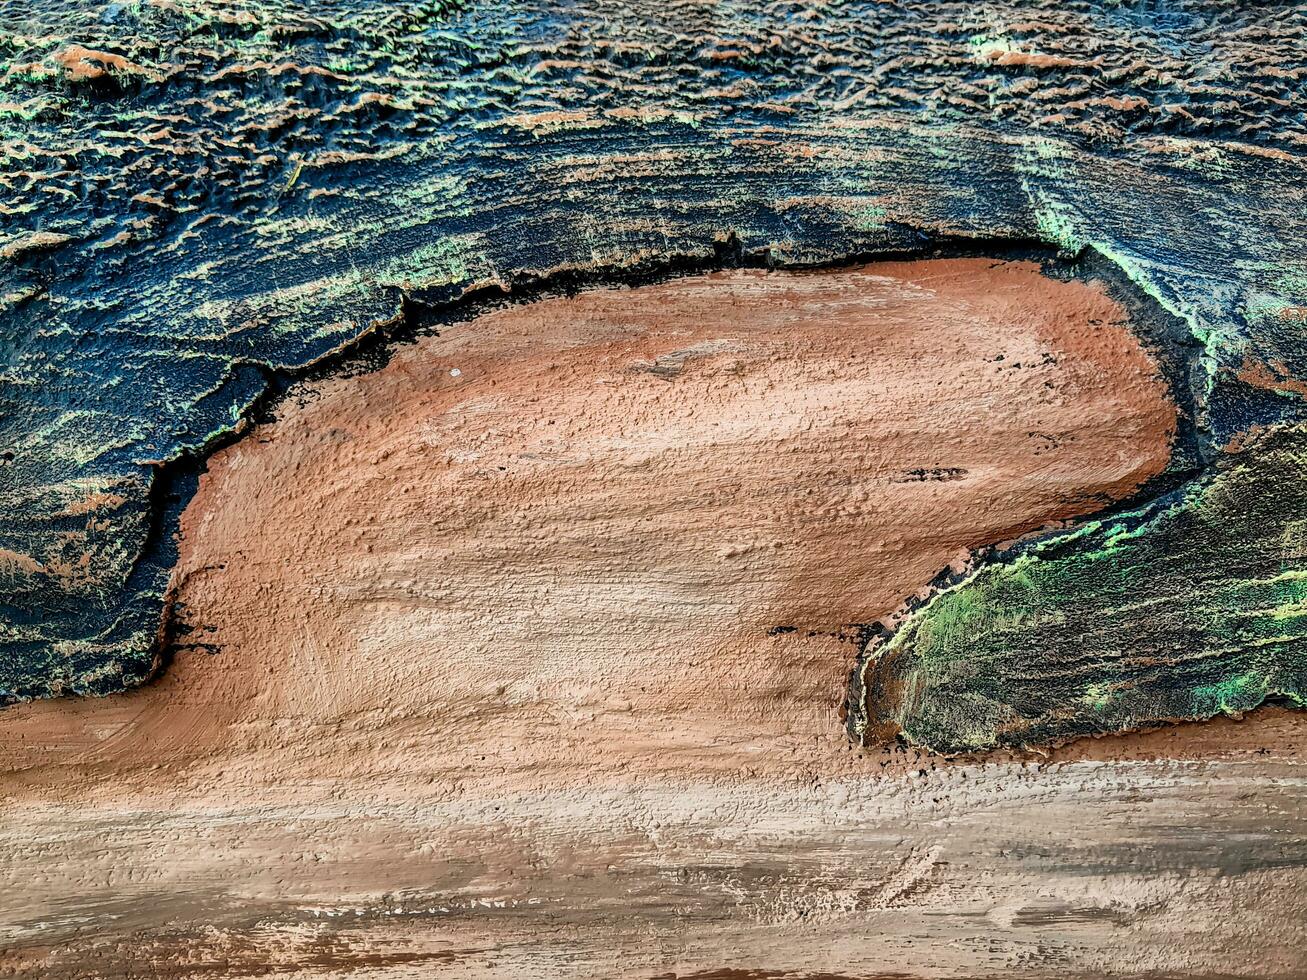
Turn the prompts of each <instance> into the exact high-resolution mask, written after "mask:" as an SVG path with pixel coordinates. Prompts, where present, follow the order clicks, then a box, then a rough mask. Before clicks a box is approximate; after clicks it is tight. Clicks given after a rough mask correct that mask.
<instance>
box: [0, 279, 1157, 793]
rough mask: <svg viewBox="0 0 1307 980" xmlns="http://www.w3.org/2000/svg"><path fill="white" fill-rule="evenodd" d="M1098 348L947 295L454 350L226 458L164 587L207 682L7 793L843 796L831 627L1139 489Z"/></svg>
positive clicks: (669, 309) (311, 405) (1142, 474)
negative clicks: (313, 783)
mask: <svg viewBox="0 0 1307 980" xmlns="http://www.w3.org/2000/svg"><path fill="white" fill-rule="evenodd" d="M1123 321H1124V314H1123V313H1122V311H1121V310H1120V309H1119V307H1117V306H1116V304H1115V303H1114V302H1113V301H1112V300H1111V299H1109V298H1108V297H1107V296H1106V295H1104V294H1103V293H1102V292H1100V291H1098V290H1096V289H1094V288H1092V287H1089V286H1085V285H1081V284H1058V283H1056V282H1054V281H1051V280H1048V279H1046V278H1044V277H1042V276H1041V275H1040V274H1039V273H1038V271H1037V270H1036V269H1035V268H1034V267H1033V266H1031V265H1026V264H1000V263H994V262H990V261H985V260H965V261H938V262H926V263H919V264H911V265H902V264H897V265H896V264H885V265H881V266H871V267H864V268H861V269H856V270H849V271H842V272H833V273H808V274H793V273H784V274H767V273H763V272H739V273H723V274H719V275H713V276H707V277H702V278H696V279H686V280H681V281H677V282H672V283H668V284H666V285H661V286H653V287H647V288H644V289H639V290H628V291H602V292H595V293H590V294H587V295H583V296H580V297H577V298H574V299H558V300H552V301H549V302H544V303H540V304H536V305H534V306H529V307H524V308H518V309H511V310H507V311H503V312H499V313H495V314H492V315H489V316H485V317H482V318H480V319H478V320H476V321H474V322H471V323H467V324H463V325H460V326H457V327H454V328H453V329H450V330H448V331H446V332H445V334H444V335H443V336H441V337H439V338H433V339H430V340H426V341H423V342H422V343H420V344H418V345H416V346H414V347H411V348H407V349H404V350H402V351H400V353H399V354H398V355H397V356H396V357H395V359H394V361H393V362H392V363H391V364H390V365H389V366H388V367H387V368H386V369H385V370H383V371H380V372H377V373H374V374H370V375H366V376H363V377H357V378H352V379H347V380H339V381H333V382H329V383H327V384H324V385H322V386H320V387H319V388H317V389H315V390H312V391H304V392H301V393H300V395H299V404H290V405H287V406H286V407H285V408H284V410H283V411H282V413H281V415H282V417H281V419H280V421H278V422H277V423H276V424H275V425H270V426H265V427H262V428H260V429H259V430H257V431H256V432H255V433H254V434H253V436H252V437H250V438H247V439H245V440H244V441H242V442H241V443H239V444H238V445H236V446H235V447H233V448H231V449H229V450H226V451H224V452H222V453H220V454H218V456H217V457H216V458H215V459H214V460H213V461H212V464H211V466H210V471H209V474H208V476H207V477H205V479H204V481H203V483H202V486H201V488H200V491H199V493H198V495H197V497H196V499H195V501H194V502H193V503H192V505H191V506H190V507H189V508H188V510H187V513H186V516H185V518H184V521H183V529H184V538H183V548H182V551H183V555H182V559H181V562H180V565H179V568H178V573H177V579H176V581H177V589H176V593H177V595H176V598H177V602H178V604H179V607H181V608H182V609H183V619H184V621H185V622H187V623H188V625H189V626H190V627H191V628H192V630H193V632H192V633H191V634H190V637H189V638H190V639H191V640H193V641H195V642H196V643H201V644H204V645H205V648H206V649H213V648H216V649H217V650H218V651H220V652H219V654H218V656H217V657H216V658H211V657H210V656H208V655H207V654H205V653H201V652H197V651H195V650H187V651H183V652H181V653H180V654H179V655H178V658H177V663H176V664H175V665H174V667H173V669H172V670H170V671H169V672H168V674H167V675H166V676H165V677H164V679H163V680H162V682H161V683H160V684H158V685H156V686H155V687H153V688H151V689H150V690H149V691H147V692H143V693H141V694H138V695H133V696H130V697H128V698H123V699H116V700H115V701H112V702H108V703H105V704H98V703H93V702H88V703H86V704H85V705H77V706H71V707H69V708H68V710H69V711H70V712H71V713H72V714H73V715H74V716H77V715H82V716H84V718H85V721H84V722H83V723H82V725H81V726H79V725H78V724H77V723H74V724H73V727H72V730H71V731H67V732H61V733H60V734H59V735H58V737H54V736H46V737H42V738H40V739H39V740H37V744H35V745H33V746H32V748H31V753H32V754H31V755H30V756H24V754H23V753H21V752H20V753H18V755H17V759H18V760H24V759H25V758H30V759H31V761H32V762H36V763H38V764H39V763H44V762H46V761H47V760H48V759H49V758H50V754H51V753H55V754H57V755H58V756H62V757H64V758H67V757H68V755H69V754H71V753H72V752H73V751H74V750H73V746H76V747H77V748H76V751H77V753H79V754H80V753H82V752H87V753H89V754H88V755H86V756H80V755H79V764H82V765H85V764H87V763H88V762H90V760H94V761H95V763H96V764H100V763H108V764H112V765H118V764H123V763H125V764H127V765H129V766H130V765H133V764H135V763H136V762H138V761H141V760H145V759H148V760H149V763H150V765H158V764H166V765H167V766H168V767H170V768H172V767H179V768H185V771H188V772H190V771H192V768H191V767H193V771H197V772H198V771H204V770H215V771H218V770H220V771H230V769H231V767H233V766H236V767H238V768H239V771H241V772H243V773H246V774H248V776H249V778H254V779H259V780H266V779H281V778H283V777H284V775H285V774H287V773H290V772H294V773H295V774H296V775H297V776H300V777H309V776H313V777H317V778H330V777H333V776H335V775H338V774H339V773H340V772H341V771H342V770H341V766H342V765H346V769H347V770H348V769H350V768H354V767H361V766H362V765H363V764H364V763H363V760H364V759H365V758H366V760H367V763H366V765H367V768H368V769H369V771H371V772H372V774H373V776H374V778H382V777H384V778H394V779H397V780H400V781H404V780H407V779H409V778H411V777H412V776H413V774H414V765H415V764H416V765H417V766H418V767H419V768H420V769H421V770H422V771H423V772H425V773H427V774H428V775H429V776H430V777H431V778H442V779H443V778H454V777H457V778H460V779H468V778H474V779H476V780H478V781H489V782H491V783H494V784H500V783H503V784H507V785H515V784H516V783H517V782H518V781H519V780H522V779H525V780H528V781H530V782H531V783H533V784H540V785H556V784H559V783H566V782H568V781H570V780H572V779H574V778H575V774H576V773H577V772H581V771H583V772H585V773H586V774H587V776H588V777H589V778H598V777H599V776H600V775H603V776H605V777H614V776H629V775H631V774H633V773H636V772H641V771H649V772H655V773H667V772H671V771H683V772H686V773H692V774H694V775H698V776H702V775H704V774H706V773H709V772H733V771H738V770H740V769H744V770H745V771H752V772H756V773H760V774H761V773H766V774H772V775H786V776H788V775H794V774H797V773H826V774H830V773H832V772H835V771H845V770H848V769H849V768H850V766H852V767H853V768H854V769H856V768H857V767H858V765H859V763H858V762H857V761H856V759H857V756H856V754H855V753H852V752H851V750H850V749H849V747H848V745H847V743H846V738H845V735H844V733H843V731H842V729H841V726H840V724H839V721H838V718H837V716H836V715H837V711H838V709H839V705H840V700H841V697H842V693H843V687H844V684H845V682H846V678H847V675H848V671H849V669H850V665H851V664H852V661H853V658H854V655H855V653H856V649H857V630H856V628H855V626H854V624H858V623H870V622H874V621H875V620H877V619H879V618H881V617H884V616H887V615H888V614H890V613H892V612H893V610H894V609H895V608H896V607H897V606H898V605H899V604H900V603H901V602H902V601H903V599H904V598H905V597H906V596H908V595H911V594H913V593H914V592H917V591H918V590H920V589H921V588H922V587H923V586H924V585H925V584H926V583H927V582H928V581H929V580H930V579H931V578H932V577H933V576H934V575H935V574H936V573H937V572H939V571H940V570H941V569H943V568H944V567H945V566H947V565H948V564H949V563H950V562H959V561H962V560H963V559H964V558H965V555H966V552H967V550H968V549H969V548H974V547H977V546H980V545H985V544H989V543H992V542H995V541H1000V540H1004V539H1008V538H1011V537H1013V536H1015V535H1018V534H1021V533H1023V532H1027V531H1030V530H1032V529H1035V528H1038V527H1040V526H1042V525H1046V524H1048V523H1051V522H1054V521H1059V520H1064V519H1066V518H1069V517H1072V516H1075V515H1077V514H1080V513H1084V512H1085V511H1089V510H1094V509H1096V508H1098V507H1099V506H1101V505H1102V504H1103V503H1104V502H1106V501H1108V500H1112V499H1117V498H1120V497H1121V496H1124V495H1125V494H1127V493H1129V492H1130V491H1131V490H1133V489H1134V488H1135V487H1136V486H1137V485H1138V484H1139V483H1140V482H1141V481H1142V480H1144V479H1146V478H1147V477H1148V476H1150V475H1152V474H1154V473H1156V472H1158V471H1159V470H1160V469H1161V467H1162V466H1163V465H1164V464H1165V461H1166V458H1167V455H1168V452H1169V440H1170V438H1171V435H1172V432H1173V429H1174V423H1175V413H1174V409H1173V407H1172V405H1171V404H1170V402H1169V400H1168V398H1167V395H1166V391H1165V386H1164V383H1163V382H1162V380H1161V379H1160V378H1159V377H1158V376H1157V374H1156V372H1155V370H1154V367H1153V365H1152V363H1151V362H1150V360H1149V358H1148V356H1147V355H1146V354H1145V352H1144V351H1143V350H1142V349H1141V348H1140V346H1139V344H1138V342H1137V341H1136V340H1135V339H1134V338H1133V337H1132V336H1131V334H1130V333H1129V332H1128V331H1127V330H1126V329H1124V328H1123V327H1122V326H1121V324H1122V323H1123ZM61 707H62V706H61ZM25 710H27V711H29V712H31V713H32V714H33V715H34V716H38V715H39V716H44V717H46V718H50V719H52V720H53V723H54V724H56V725H67V724H68V720H67V715H66V714H65V711H64V710H61V709H58V708H47V707H44V706H43V707H40V708H33V709H25ZM115 724H118V725H121V726H122V727H121V728H120V729H119V730H118V731H116V732H115V735H114V737H113V738H111V739H109V740H107V744H106V740H104V739H103V737H102V735H103V731H104V726H106V725H115ZM83 726H84V727H83ZM79 729H80V730H79ZM328 736H329V737H328ZM425 741H430V743H431V744H430V745H429V746H427V747H426V748H425V749H423V750H422V751H421V752H420V758H418V759H416V760H415V758H414V754H415V751H416V749H417V747H418V746H419V745H420V744H422V743H423V742H425ZM300 744H302V745H305V746H312V751H309V752H296V753H291V754H290V757H289V758H288V757H287V755H288V753H287V751H286V750H287V748H288V746H289V745H300ZM346 755H347V756H348V757H349V762H348V764H345V763H343V761H342V757H343V756H346Z"/></svg>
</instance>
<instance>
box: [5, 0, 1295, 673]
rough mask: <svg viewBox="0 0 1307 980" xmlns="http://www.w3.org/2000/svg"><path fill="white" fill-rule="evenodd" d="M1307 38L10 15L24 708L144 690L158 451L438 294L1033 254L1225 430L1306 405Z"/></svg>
mask: <svg viewBox="0 0 1307 980" xmlns="http://www.w3.org/2000/svg"><path fill="white" fill-rule="evenodd" d="M1305 17H1307V15H1305V14H1304V11H1303V8H1302V7H1301V5H1299V4H1262V3H1258V4H1251V3H1248V4H1229V3H1218V2H1195V3H1186V4H1183V5H1176V4H1161V3H1148V4H1142V5H1141V4H1099V3H1067V2H1061V0H1058V2H1053V0H1048V2H1028V3H1005V4H986V5H983V6H976V5H975V4H970V3H938V4H929V5H920V4H903V5H895V4H885V3H872V2H865V3H863V2H855V3H829V4H828V3H819V4H811V5H802V6H798V7H796V6H795V5H793V4H789V3H767V4H718V3H714V4H702V3H695V2H671V3H668V2H661V0H659V2H656V3H654V2H638V0H637V2H625V0H624V2H620V3H618V2H604V0H590V2H584V3H569V4H556V3H526V4H521V3H516V4H512V5H504V4H466V5H458V4H441V3H425V2H423V3H416V2H399V0H392V2H387V3H374V4H366V5H356V4H352V3H343V2H340V3H336V2H306V3H302V4H290V3H285V2H279V3H261V4H257V5H255V4H247V3H222V4H219V3H206V2H196V3H187V4H178V3H173V2H171V0H145V2H139V3H121V4H120V3H113V4H108V5H104V4H100V3H79V2H62V3H43V4H40V5H39V6H33V5H27V4H9V5H6V6H4V7H3V8H0V27H3V31H0V46H2V48H0V50H3V51H4V53H5V56H6V57H5V60H6V63H7V67H6V68H5V70H4V73H3V75H2V76H0V154H3V158H4V160H5V164H6V166H5V167H4V171H3V175H2V176H0V235H2V236H3V239H2V241H0V280H2V286H0V302H2V303H3V314H2V315H3V329H2V330H0V355H2V356H0V361H2V362H3V390H2V391H0V398H3V399H4V405H3V408H4V410H3V411H2V412H0V419H2V420H3V421H0V451H3V453H4V454H5V455H4V456H3V457H0V458H2V459H3V460H4V462H5V464H6V465H5V466H4V468H3V470H0V472H2V473H3V483H0V515H2V516H3V518H4V519H3V521H2V522H0V548H3V549H4V551H3V556H4V565H3V568H4V571H5V574H6V583H7V594H6V600H5V603H4V607H3V609H0V612H2V613H3V617H4V618H3V621H4V628H3V630H2V631H0V644H2V645H3V649H2V651H0V677H2V678H3V680H2V681H0V694H3V696H5V697H7V698H12V697H28V696H39V695H45V694H51V693H58V692H60V691H65V690H74V691H90V692H106V691H112V690H117V689H120V688H122V687H124V686H130V685H131V684H133V683H136V682H138V681H139V680H140V679H141V678H142V677H143V676H145V675H146V674H147V673H148V672H149V671H150V669H151V668H152V665H153V662H154V659H153V658H154V654H155V652H156V649H155V646H154V641H155V637H156V633H157V626H158V617H159V611H160V608H161V603H162V595H163V591H164V587H165V584H166V581H167V577H168V574H169V569H170V568H171V566H172V563H173V561H174V559H175V555H174V554H173V552H172V551H171V549H170V546H169V544H168V540H167V533H166V531H167V526H166V522H165V523H164V526H163V527H161V528H160V527H158V526H157V522H156V524H155V525H154V526H155V528H156V530H155V531H154V532H153V533H152V532H151V527H152V523H151V521H150V520H148V519H146V512H147V511H148V510H149V509H150V506H149V502H148V501H147V494H148V493H149V492H150V488H151V486H152V485H153V486H154V487H155V492H156V496H157V497H158V498H159V499H156V500H155V501H154V502H153V509H154V511H155V512H156V513H157V512H158V511H160V510H164V509H166V504H167V501H166V500H164V499H162V498H163V497H165V496H166V495H167V494H168V493H170V492H172V491H173V489H175V488H174V487H173V486H172V484H171V483H170V482H169V481H168V480H166V479H163V478H162V477H160V475H159V474H158V473H156V472H155V470H153V469H152V468H151V467H150V465H149V463H150V461H153V460H174V459H176V458H178V457H179V455H181V454H183V453H185V452H188V451H200V450H202V449H203V448H204V447H205V446H206V445H208V444H209V443H210V442H211V440H213V439H214V438H217V437H219V436H221V434H223V433H225V432H230V431H231V430H232V429H233V428H234V427H235V426H236V425H237V424H238V419H239V417H240V416H241V415H242V413H243V412H245V411H246V410H247V409H248V406H250V404H251V403H252V402H253V401H254V400H255V399H256V398H257V397H258V395H259V394H260V392H262V391H264V390H265V388H266V386H267V384H268V378H267V373H268V371H270V370H274V369H281V368H290V369H293V368H298V367H301V366H303V365H306V364H309V363H313V362H315V361H318V360H319V359H321V358H323V357H324V356H326V355H328V354H329V353H330V352H332V351H334V350H336V349H337V348H339V347H340V346H341V345H346V344H349V343H351V342H353V341H354V340H355V339H356V338H358V337H359V336H360V335H361V334H365V333H367V332H368V331H369V329H371V326H372V325H373V324H375V323H378V322H383V321H389V320H391V319H393V318H395V317H396V316H397V315H398V313H399V312H400V305H401V304H400V294H401V293H404V292H406V293H409V294H411V295H414V296H418V297H422V298H426V299H429V300H433V301H441V300H447V299H451V298H453V297H456V296H458V295H461V294H462V293H463V291H465V290H466V289H468V288H470V287H472V286H474V285H476V284H493V283H499V284H506V285H510V286H511V285H514V284H519V283H520V282H521V281H522V279H523V278H524V277H530V276H533V275H537V274H542V273H549V272H557V271H559V270H581V271H583V272H586V273H603V274H610V273H612V272H614V270H622V269H627V268H629V267H631V266H633V265H639V264H640V263H647V262H657V261H660V260H666V259H668V258H677V257H689V258H692V259H697V260H711V259H712V258H713V256H714V255H715V254H716V253H717V251H720V250H721V249H722V247H723V246H724V244H725V243H728V242H734V243H738V245H739V247H740V248H743V249H744V250H745V251H758V252H764V251H766V252H770V254H772V255H773V256H774V257H775V258H777V259H778V260H781V261H812V260H821V259H838V258H841V257H845V256H848V255H851V254H856V253H860V252H873V251H876V250H879V249H886V248H920V247H922V245H923V242H924V240H925V239H926V238H927V237H930V236H935V237H938V236H945V235H961V236H967V237H970V238H974V239H995V238H1003V237H1019V238H1023V239H1029V240H1031V241H1042V242H1047V243H1051V244H1054V245H1057V246H1058V247H1062V248H1065V249H1068V250H1075V249H1078V248H1082V247H1086V248H1091V249H1095V250H1097V251H1099V252H1101V253H1102V254H1103V255H1106V256H1108V257H1109V258H1110V259H1111V260H1112V261H1113V262H1116V263H1118V264H1119V265H1120V266H1121V268H1123V269H1124V270H1125V271H1126V272H1127V273H1128V274H1129V276H1130V277H1131V278H1132V279H1133V280H1134V281H1135V282H1137V283H1138V284H1139V285H1140V286H1141V287H1142V288H1143V289H1144V290H1145V291H1147V292H1148V293H1149V294H1150V295H1152V296H1153V297H1155V298H1156V300H1157V301H1158V302H1159V303H1160V304H1162V305H1163V306H1164V307H1165V308H1167V309H1168V310H1170V311H1172V312H1173V313H1175V314H1176V315H1178V316H1179V317H1181V318H1182V319H1183V320H1184V321H1185V322H1186V323H1187V324H1188V327H1189V329H1190V331H1191V333H1192V335H1193V336H1194V337H1195V338H1196V339H1197V340H1198V341H1199V342H1201V343H1202V344H1204V345H1206V347H1207V350H1208V353H1209V355H1210V357H1209V360H1208V361H1207V364H1206V367H1207V370H1208V372H1209V378H1208V383H1207V385H1206V386H1205V391H1204V395H1205V400H1204V403H1203V418H1204V421H1205V422H1206V423H1207V424H1208V425H1209V426H1210V427H1211V429H1212V432H1213V436H1214V439H1215V441H1216V443H1218V444H1220V443H1223V442H1224V441H1225V439H1226V438H1227V437H1228V436H1230V435H1232V434H1235V433H1237V432H1238V431H1241V430H1243V429H1244V428H1246V427H1247V426H1249V425H1251V424H1253V423H1266V422H1273V421H1275V420H1277V419H1281V418H1283V417H1285V416H1286V415H1292V414H1296V413H1297V412H1298V409H1299V405H1300V395H1299V394H1298V393H1297V392H1298V390H1299V386H1300V383H1301V381H1302V378H1303V375H1304V371H1303V366H1304V359H1303V349H1302V343H1301V329H1300V327H1301V318H1302V315H1301V310H1302V308H1303V306H1304V305H1307V301H1305V300H1304V293H1305V292H1307V289H1305V288H1304V282H1305V281H1307V279H1305V277H1307V271H1305V270H1304V265H1303V262H1304V260H1303V256H1304V255H1307V247H1304V244H1305V243H1304V239H1303V227H1304V225H1303V222H1302V221H1301V220H1300V219H1301V214H1302V209H1303V193H1304V184H1303V181H1302V179H1301V175H1302V154H1303V148H1304V140H1307V135H1305V133H1307V131H1305V128H1304V120H1303V114H1302V96H1303V84H1304V78H1307V66H1304V64H1303V51H1304V50H1305V49H1307V45H1304V24H1305ZM732 236H734V238H732ZM732 247H734V246H732ZM728 251H729V249H728ZM1241 378H1242V379H1243V380H1240V379H1241ZM111 501H112V503H111Z"/></svg>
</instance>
